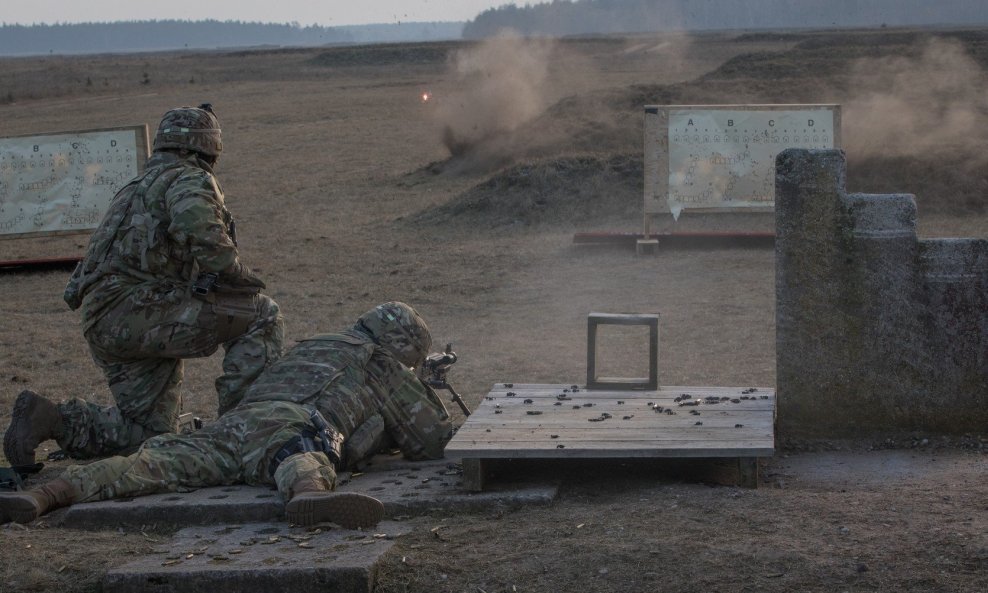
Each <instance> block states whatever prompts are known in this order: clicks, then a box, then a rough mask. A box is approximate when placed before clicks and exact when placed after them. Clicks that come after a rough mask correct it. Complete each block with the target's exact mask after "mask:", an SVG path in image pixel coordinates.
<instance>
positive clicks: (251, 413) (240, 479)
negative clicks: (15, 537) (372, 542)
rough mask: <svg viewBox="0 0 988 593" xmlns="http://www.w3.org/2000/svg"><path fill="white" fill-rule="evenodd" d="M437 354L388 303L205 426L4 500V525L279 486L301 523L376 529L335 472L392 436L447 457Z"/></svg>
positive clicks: (290, 356)
mask: <svg viewBox="0 0 988 593" xmlns="http://www.w3.org/2000/svg"><path fill="white" fill-rule="evenodd" d="M431 346H432V337H431V335H430V333H429V328H428V326H426V324H425V321H424V320H423V319H422V318H421V317H420V316H419V315H418V313H416V312H415V310H414V309H412V308H411V307H410V306H408V305H406V304H404V303H398V302H390V303H385V304H383V305H379V306H378V307H376V308H374V309H372V310H370V311H368V312H367V313H365V314H364V315H362V316H361V317H360V319H359V320H358V321H357V323H356V324H354V325H353V327H351V328H349V329H347V330H344V331H343V332H341V333H338V334H324V335H318V336H314V337H312V338H309V339H307V340H303V341H302V342H300V343H299V344H298V345H296V346H295V347H294V348H292V349H291V350H290V351H289V352H288V353H287V354H286V355H285V356H284V357H282V358H281V359H280V360H279V361H278V362H276V363H274V364H273V365H271V366H270V367H268V368H267V369H266V370H265V371H264V372H263V373H262V374H261V375H260V377H258V379H257V380H256V381H255V382H254V383H253V384H252V385H251V386H250V387H249V388H248V390H247V392H246V394H245V396H244V398H243V401H242V402H241V403H240V404H239V405H238V406H237V407H236V408H234V409H233V410H231V411H230V412H228V413H226V414H224V415H223V416H221V417H220V418H219V419H218V420H217V421H216V422H215V423H213V424H210V425H208V426H206V427H205V428H202V429H200V430H198V431H195V432H193V433H191V434H189V435H178V434H164V435H159V436H156V437H153V438H151V439H150V440H148V441H146V442H145V443H144V445H143V446H142V447H141V448H140V450H138V451H137V452H136V453H134V454H133V455H130V456H127V457H110V458H107V459H103V460H100V461H96V462H94V463H91V464H89V465H73V466H70V467H69V468H68V469H66V471H65V473H64V474H63V476H62V477H60V478H58V479H56V480H53V481H51V482H48V483H46V484H44V485H42V486H40V487H37V488H34V489H31V490H27V491H23V492H15V493H8V494H0V521H6V520H13V521H17V522H19V523H26V522H30V521H33V520H34V519H36V518H38V517H40V516H41V515H43V514H45V513H47V512H49V511H52V510H54V509H57V508H60V507H64V506H68V505H71V504H74V503H79V502H91V501H96V500H106V499H110V498H120V497H129V496H138V495H144V494H153V493H156V492H163V491H174V490H177V489H179V488H203V487H208V486H223V485H230V484H235V483H247V484H252V485H254V484H272V483H273V484H274V485H275V486H277V488H278V491H279V492H281V494H282V496H283V497H284V499H285V500H286V501H287V503H286V515H287V519H288V521H289V522H291V523H294V524H298V525H311V524H314V523H319V522H322V521H332V522H334V523H338V524H340V525H342V526H344V527H347V528H355V527H369V526H371V525H374V524H376V523H377V522H378V521H380V520H381V518H382V516H383V514H384V506H383V505H382V504H381V502H380V501H378V500H377V499H375V498H372V497H370V496H365V495H363V494H357V493H336V492H333V490H334V489H335V487H336V472H337V471H338V470H340V469H342V468H344V467H346V466H349V465H353V464H354V463H356V462H357V461H359V460H360V459H362V458H364V457H366V456H367V455H369V454H372V453H373V452H374V451H376V450H378V449H380V448H381V446H383V445H384V444H385V443H386V442H387V441H388V440H389V439H390V441H391V442H392V443H393V444H394V445H396V446H397V447H398V448H399V449H401V451H402V452H403V453H404V455H405V456H406V457H407V458H409V459H413V460H422V459H437V458H440V457H442V455H443V447H444V446H445V444H446V443H447V442H448V441H449V439H450V438H451V437H452V424H451V422H450V418H449V414H448V413H447V411H446V408H445V406H444V405H443V403H442V401H441V400H440V399H439V397H438V396H437V395H436V394H435V392H433V391H432V389H431V388H429V387H428V386H426V385H425V384H424V383H423V382H422V381H421V380H420V379H419V378H418V376H417V374H416V372H415V370H413V369H417V368H419V367H420V366H421V365H422V363H423V361H424V360H425V358H426V355H427V354H428V353H429V349H430V347H431Z"/></svg>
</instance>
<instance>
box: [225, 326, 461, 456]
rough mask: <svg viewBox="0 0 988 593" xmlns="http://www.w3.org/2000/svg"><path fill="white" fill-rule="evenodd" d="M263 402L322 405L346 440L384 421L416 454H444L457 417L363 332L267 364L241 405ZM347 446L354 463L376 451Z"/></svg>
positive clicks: (311, 341) (331, 337)
mask: <svg viewBox="0 0 988 593" xmlns="http://www.w3.org/2000/svg"><path fill="white" fill-rule="evenodd" d="M260 401H290V402H294V403H296V404H300V405H304V406H311V407H314V408H316V409H318V410H319V412H320V413H321V414H322V415H323V417H325V418H326V420H327V421H328V422H329V423H330V424H332V425H333V426H334V427H335V428H336V429H337V430H339V431H340V433H341V434H342V435H343V437H344V441H345V443H346V441H347V440H349V439H351V437H353V435H354V434H355V433H356V432H358V431H366V427H372V426H375V425H377V426H380V430H382V431H383V432H384V433H385V434H386V435H387V436H389V437H390V438H391V439H392V440H393V442H394V443H395V444H396V445H397V446H398V448H399V449H401V451H402V453H404V455H405V457H408V458H409V459H437V458H440V457H442V455H443V448H444V447H445V445H446V442H447V441H449V439H450V438H452V431H453V426H452V422H451V421H450V418H449V414H448V413H447V411H446V408H445V406H444V405H443V403H442V401H441V400H440V399H439V397H438V396H437V395H436V394H435V392H434V391H432V389H431V388H429V387H427V386H426V385H425V384H424V383H422V381H420V380H419V378H418V376H417V375H416V374H415V373H414V372H413V371H412V370H410V369H409V368H408V367H406V366H404V365H403V364H401V363H400V362H399V361H398V360H397V359H396V358H395V357H394V356H393V355H392V354H391V353H389V352H388V351H387V350H385V349H384V348H382V347H380V346H378V345H377V344H375V343H374V342H373V340H371V338H370V337H368V336H367V335H365V334H364V333H362V332H361V331H359V330H358V329H350V330H346V331H344V332H343V333H339V334H324V335H319V336H314V337H312V338H308V339H306V340H303V341H302V342H300V343H299V344H298V345H296V346H295V347H294V348H292V349H291V350H290V351H289V352H288V353H287V354H285V355H284V356H283V357H282V358H281V359H279V360H278V361H277V362H275V363H274V364H273V365H271V366H270V367H268V368H267V369H265V371H264V373H262V374H261V376H260V377H258V379H257V380H256V381H254V383H253V384H252V385H251V386H250V387H249V388H248V390H247V393H246V395H244V398H243V400H242V402H241V403H242V404H247V403H251V402H260ZM381 420H383V422H381ZM361 440H362V441H366V442H370V441H373V440H374V439H373V438H371V439H368V438H367V437H366V436H362V438H361ZM346 444H348V443H346ZM345 448H346V450H347V452H348V455H349V456H350V457H351V461H356V460H355V459H352V457H354V456H358V457H359V456H362V455H363V454H365V453H372V452H373V451H366V450H363V449H365V448H366V447H363V446H360V447H357V448H356V449H357V451H356V452H355V451H354V447H349V446H346V445H345Z"/></svg>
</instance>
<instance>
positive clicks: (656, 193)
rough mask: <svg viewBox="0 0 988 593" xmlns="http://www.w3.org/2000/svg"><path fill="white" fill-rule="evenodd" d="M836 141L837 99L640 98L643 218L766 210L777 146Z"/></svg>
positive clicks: (828, 144)
mask: <svg viewBox="0 0 988 593" xmlns="http://www.w3.org/2000/svg"><path fill="white" fill-rule="evenodd" d="M839 146H840V106H839V105H700V106H685V105H664V106H655V105H649V106H646V107H645V214H646V218H647V217H648V215H651V214H663V213H671V214H672V216H673V218H674V219H678V218H679V215H680V214H681V213H682V212H683V211H684V210H696V211H701V212H717V211H738V210H746V211H771V210H772V209H773V208H774V206H775V157H776V156H777V155H778V154H779V153H780V152H782V151H783V150H785V149H787V148H811V149H813V148H817V149H826V148H835V147H839ZM646 232H647V221H646Z"/></svg>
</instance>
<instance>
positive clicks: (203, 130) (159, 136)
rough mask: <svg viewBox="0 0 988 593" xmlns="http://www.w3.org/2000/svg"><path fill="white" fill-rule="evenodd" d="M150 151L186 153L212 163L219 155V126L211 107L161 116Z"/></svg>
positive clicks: (221, 148) (177, 111)
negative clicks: (189, 152) (192, 153)
mask: <svg viewBox="0 0 988 593" xmlns="http://www.w3.org/2000/svg"><path fill="white" fill-rule="evenodd" d="M152 148H153V149H154V150H155V151H157V150H162V149H169V148H170V149H178V150H183V149H184V150H190V151H193V152H198V153H200V154H202V155H205V156H207V157H213V158H214V159H215V158H216V157H218V156H219V155H220V153H221V152H223V138H222V137H221V135H220V122H219V120H218V119H217V118H216V114H215V113H213V106H212V105H210V104H209V103H203V104H202V105H200V106H199V107H178V108H176V109H172V110H170V111H168V112H166V113H165V115H164V116H162V118H161V122H160V123H159V124H158V130H157V131H156V132H155V133H154V144H153V146H152Z"/></svg>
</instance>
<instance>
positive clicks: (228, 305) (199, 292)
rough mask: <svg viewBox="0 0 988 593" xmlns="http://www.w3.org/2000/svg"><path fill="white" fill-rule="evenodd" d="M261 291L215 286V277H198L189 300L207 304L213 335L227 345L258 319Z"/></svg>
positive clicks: (216, 284) (221, 285)
mask: <svg viewBox="0 0 988 593" xmlns="http://www.w3.org/2000/svg"><path fill="white" fill-rule="evenodd" d="M259 293H260V289H258V288H255V287H250V286H244V287H233V286H227V285H225V284H218V283H217V282H216V274H201V275H200V276H199V277H198V278H196V281H195V283H193V285H192V296H193V297H195V298H197V299H199V300H200V301H203V302H206V303H208V304H209V308H210V309H211V311H212V313H213V314H214V315H215V318H216V319H215V323H216V335H217V337H218V338H219V341H220V342H229V341H230V340H232V339H234V338H239V337H240V336H242V335H244V334H245V333H247V330H248V329H249V328H250V324H251V323H253V321H254V320H255V319H257V314H258V303H257V300H258V299H257V295H258V294H259Z"/></svg>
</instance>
